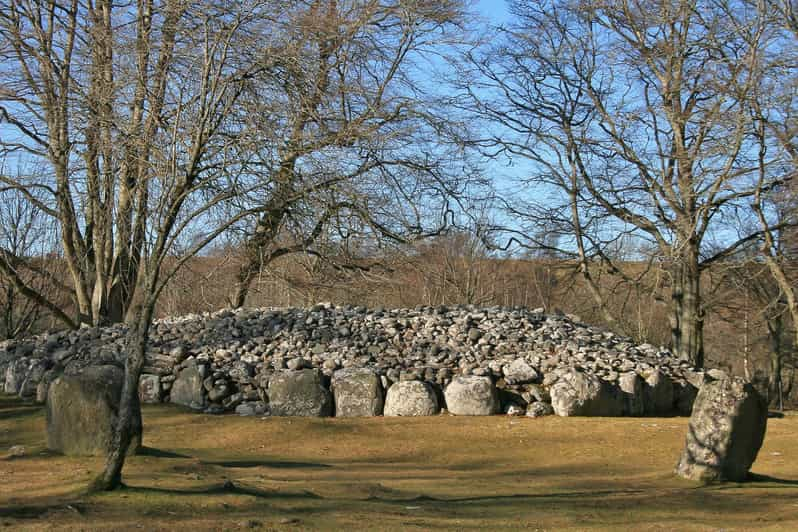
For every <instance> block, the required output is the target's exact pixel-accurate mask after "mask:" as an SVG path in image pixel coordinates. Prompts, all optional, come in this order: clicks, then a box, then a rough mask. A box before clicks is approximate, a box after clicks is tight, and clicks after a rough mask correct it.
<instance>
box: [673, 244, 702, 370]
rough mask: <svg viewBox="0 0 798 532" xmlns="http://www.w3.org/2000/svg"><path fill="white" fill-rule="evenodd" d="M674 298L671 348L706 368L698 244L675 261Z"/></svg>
mask: <svg viewBox="0 0 798 532" xmlns="http://www.w3.org/2000/svg"><path fill="white" fill-rule="evenodd" d="M671 300H672V304H673V309H672V311H671V344H672V345H671V349H672V350H673V352H674V354H676V355H677V356H678V357H679V358H681V359H682V360H687V361H689V362H690V363H691V364H692V365H693V366H695V367H696V368H703V367H704V309H703V308H702V303H701V270H700V268H699V265H698V250H697V248H693V249H691V250H690V252H689V253H688V254H686V255H685V256H682V257H680V259H679V260H678V262H677V263H676V264H675V265H674V271H673V287H672V289H671Z"/></svg>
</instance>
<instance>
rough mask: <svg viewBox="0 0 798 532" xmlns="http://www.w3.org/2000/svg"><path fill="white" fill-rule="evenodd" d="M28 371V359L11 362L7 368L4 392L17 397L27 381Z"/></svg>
mask: <svg viewBox="0 0 798 532" xmlns="http://www.w3.org/2000/svg"><path fill="white" fill-rule="evenodd" d="M27 371H28V360H27V359H26V358H18V359H17V360H15V361H13V362H11V364H9V365H8V367H7V368H6V374H5V383H4V391H5V393H7V394H9V395H17V394H18V393H19V390H20V388H22V382H23V381H24V380H25V375H26V373H27Z"/></svg>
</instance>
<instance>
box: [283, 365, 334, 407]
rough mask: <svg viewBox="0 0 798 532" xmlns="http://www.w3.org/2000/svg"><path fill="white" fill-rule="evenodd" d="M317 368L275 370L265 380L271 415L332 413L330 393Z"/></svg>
mask: <svg viewBox="0 0 798 532" xmlns="http://www.w3.org/2000/svg"><path fill="white" fill-rule="evenodd" d="M323 379H324V375H323V374H322V372H321V370H318V369H300V370H285V371H277V372H275V373H274V375H272V377H271V379H269V407H270V408H271V413H272V415H273V416H303V417H326V416H331V415H332V413H333V402H332V394H331V393H330V390H328V389H327V388H326V387H325V386H324V380H323Z"/></svg>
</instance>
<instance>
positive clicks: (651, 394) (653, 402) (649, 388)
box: [643, 370, 674, 416]
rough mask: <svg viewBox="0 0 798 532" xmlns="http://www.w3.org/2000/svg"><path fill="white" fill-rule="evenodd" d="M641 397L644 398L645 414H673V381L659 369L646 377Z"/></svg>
mask: <svg viewBox="0 0 798 532" xmlns="http://www.w3.org/2000/svg"><path fill="white" fill-rule="evenodd" d="M643 397H644V398H645V411H646V415H649V416H667V415H671V414H673V404H674V397H673V381H672V380H671V378H670V377H668V376H667V375H666V374H664V373H662V372H661V371H659V370H657V371H654V372H653V373H651V375H649V376H648V377H647V378H646V384H645V386H644V387H643Z"/></svg>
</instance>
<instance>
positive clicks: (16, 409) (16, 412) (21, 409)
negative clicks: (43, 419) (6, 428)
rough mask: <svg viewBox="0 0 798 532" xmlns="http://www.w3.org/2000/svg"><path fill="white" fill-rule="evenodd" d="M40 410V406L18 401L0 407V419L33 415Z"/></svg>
mask: <svg viewBox="0 0 798 532" xmlns="http://www.w3.org/2000/svg"><path fill="white" fill-rule="evenodd" d="M41 411H42V407H41V406H38V405H28V404H20V403H18V404H16V405H12V406H3V407H0V421H4V420H9V419H19V418H26V417H33V416H36V415H38V414H39V413H40V412H41Z"/></svg>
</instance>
